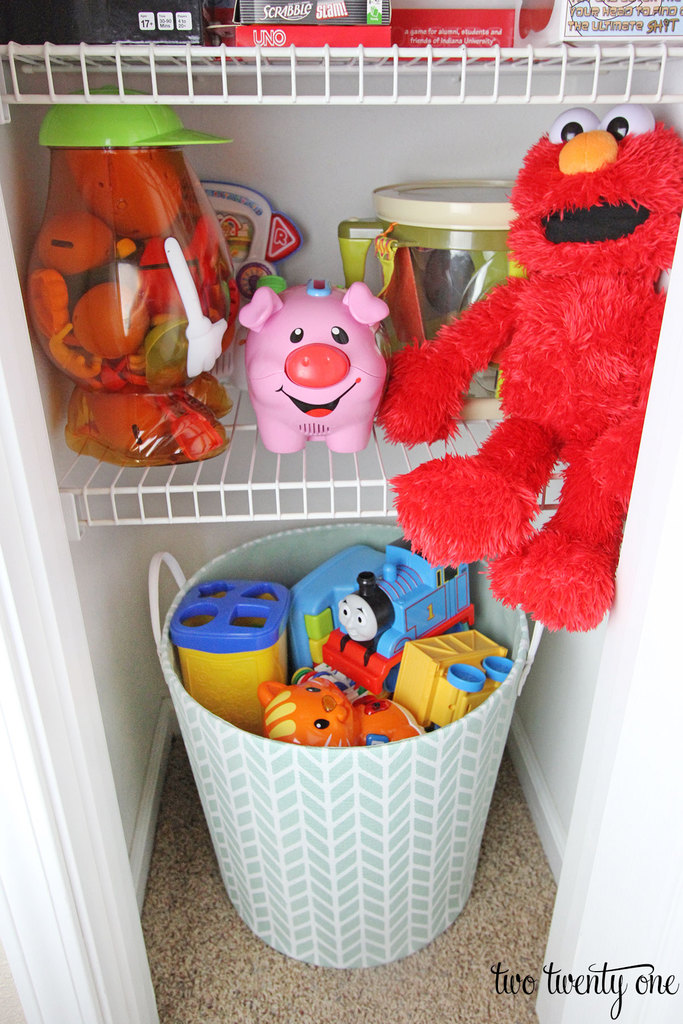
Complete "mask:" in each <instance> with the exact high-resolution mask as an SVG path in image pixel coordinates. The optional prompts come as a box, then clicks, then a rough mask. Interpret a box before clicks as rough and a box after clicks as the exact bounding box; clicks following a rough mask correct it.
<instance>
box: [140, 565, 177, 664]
mask: <svg viewBox="0 0 683 1024" xmlns="http://www.w3.org/2000/svg"><path fill="white" fill-rule="evenodd" d="M162 565H166V566H168V568H169V569H170V570H171V574H172V576H173V579H174V580H175V581H176V583H177V584H178V590H180V588H181V587H182V586H184V584H185V574H184V573H183V570H182V569H181V568H180V565H179V564H178V562H177V560H176V559H175V558H174V557H173V555H171V554H169V553H168V551H157V553H156V554H155V555H152V560H151V562H150V563H149V577H148V587H149V614H150V618H151V620H152V633H153V635H154V642H155V643H156V645H157V650H158V648H159V645H160V644H161V614H160V612H159V574H160V572H161V566H162Z"/></svg>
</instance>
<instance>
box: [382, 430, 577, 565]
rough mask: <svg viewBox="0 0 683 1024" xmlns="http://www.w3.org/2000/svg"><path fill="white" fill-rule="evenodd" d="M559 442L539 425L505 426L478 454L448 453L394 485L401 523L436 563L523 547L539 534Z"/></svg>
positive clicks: (420, 547)
mask: <svg viewBox="0 0 683 1024" xmlns="http://www.w3.org/2000/svg"><path fill="white" fill-rule="evenodd" d="M558 450H559V446H558V442H557V440H556V438H555V437H554V436H553V435H552V434H551V433H549V432H548V431H547V430H545V429H544V428H543V427H541V426H539V425H538V424H537V423H534V422H532V421H531V420H523V419H514V418H511V419H506V420H503V421H502V422H501V423H500V424H498V426H497V427H496V428H495V430H494V431H493V432H492V434H491V435H490V436H489V438H488V439H487V441H486V442H485V443H484V444H483V445H482V447H481V448H480V450H479V452H478V453H477V454H476V455H473V456H468V457H464V458H463V457H460V456H453V455H447V456H445V458H443V459H439V460H434V461H433V462H428V463H425V464H424V465H422V466H418V467H417V469H414V470H413V471H412V472H411V473H407V474H406V475H405V476H400V477H396V478H395V479H394V480H392V486H393V488H394V490H395V493H396V510H397V513H398V520H399V523H400V524H401V526H402V527H403V530H404V532H405V535H406V536H407V537H408V538H409V540H410V541H412V543H413V545H414V546H415V547H416V548H417V549H418V550H419V551H421V552H422V554H423V555H424V556H425V558H427V559H428V560H429V561H430V562H431V563H432V564H434V565H457V564H458V563H459V562H472V561H475V560H476V559H478V558H484V557H487V556H490V555H495V554H497V553H499V552H501V551H507V550H509V549H510V548H517V547H518V546H519V545H520V544H522V543H523V542H524V541H526V540H527V539H528V538H529V537H530V536H531V534H532V525H531V524H532V521H533V519H534V517H535V516H536V514H537V512H538V494H539V492H540V491H541V489H542V487H543V485H544V484H545V483H546V482H547V481H548V479H549V477H550V473H551V471H552V469H553V466H554V464H555V461H556V459H557V454H558Z"/></svg>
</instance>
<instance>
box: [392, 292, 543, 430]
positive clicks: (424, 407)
mask: <svg viewBox="0 0 683 1024" xmlns="http://www.w3.org/2000/svg"><path fill="white" fill-rule="evenodd" d="M525 284H526V282H525V280H524V279H523V278H510V279H509V280H508V281H506V282H505V283H503V284H500V285H498V286H497V287H495V288H493V289H492V290H491V291H490V292H489V293H488V295H487V296H486V297H485V298H484V299H481V300H479V301H478V302H475V304H474V305H473V306H470V308H469V309H468V310H466V312H465V313H463V314H462V316H461V317H459V318H457V319H453V320H452V321H451V322H450V323H449V324H446V325H445V326H444V327H442V328H441V330H440V331H439V333H438V334H437V336H436V337H435V338H434V339H433V340H432V341H427V342H426V343H425V344H423V345H409V346H406V347H405V348H403V349H401V350H400V351H399V352H397V353H396V354H395V355H394V356H393V357H392V360H391V364H390V368H389V384H388V386H387V390H386V394H385V397H384V400H383V402H382V405H381V407H380V411H379V416H378V422H379V424H380V426H382V427H383V428H384V430H385V431H386V434H387V437H388V438H389V440H391V441H402V442H404V443H405V444H419V443H421V442H424V441H426V442H432V441H437V440H442V439H445V438H446V437H448V436H449V435H450V434H451V433H453V431H454V429H455V427H456V425H457V421H458V417H459V415H460V410H461V408H462V404H463V397H464V394H465V393H466V391H467V388H468V386H469V383H470V381H471V380H472V376H473V375H474V374H475V373H476V372H477V370H484V369H485V368H486V367H487V366H488V365H489V363H490V362H491V360H492V357H493V355H494V354H495V353H496V352H498V351H499V350H500V349H502V348H504V347H505V345H506V344H507V343H508V341H509V338H510V336H511V334H512V330H513V327H514V321H515V315H516V310H517V304H518V300H519V295H520V289H521V288H522V287H523V286H524V285H525Z"/></svg>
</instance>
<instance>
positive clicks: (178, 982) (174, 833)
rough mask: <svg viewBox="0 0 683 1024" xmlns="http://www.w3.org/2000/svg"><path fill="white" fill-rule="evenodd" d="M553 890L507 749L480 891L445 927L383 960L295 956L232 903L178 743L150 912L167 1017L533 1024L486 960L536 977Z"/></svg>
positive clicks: (287, 1022) (189, 1023)
mask: <svg viewBox="0 0 683 1024" xmlns="http://www.w3.org/2000/svg"><path fill="white" fill-rule="evenodd" d="M554 900H555V885H554V882H553V879H552V875H551V873H550V869H549V867H548V863H547V861H546V859H545V856H544V854H543V851H542V849H541V845H540V843H539V841H538V838H537V836H536V833H535V831H534V827H533V825H532V822H531V818H530V816H529V812H528V809H527V806H526V804H525V802H524V798H523V796H522V792H521V789H520V787H519V783H518V781H517V778H516V776H515V773H514V770H513V768H512V765H511V763H510V760H509V758H508V756H507V754H506V755H505V757H504V758H503V764H502V767H501V771H500V775H499V778H498V784H497V786H496V790H495V793H494V797H493V802H492V806H491V811H490V815H489V820H488V823H487V827H486V832H485V834H484V839H483V843H482V850H481V858H480V862H479V867H478V871H477V875H476V878H475V882H474V888H473V890H472V895H471V896H470V899H469V901H468V903H467V906H466V907H465V909H464V911H463V912H462V914H461V915H460V917H459V918H458V919H457V920H456V921H455V923H454V924H453V925H452V926H451V928H449V929H448V930H447V931H446V932H444V933H443V934H442V935H441V936H439V937H438V938H437V939H435V940H434V942H432V943H431V944H430V945H429V946H428V947H427V948H426V949H423V950H421V951H420V952H419V953H414V954H413V955H412V956H409V957H407V958H406V959H405V960H402V961H399V962H398V963H394V964H388V965H386V966H382V967H373V968H364V969H356V970H336V969H334V968H322V967H313V966H311V965H309V964H303V963H300V962H298V961H296V960H292V959H289V958H288V957H285V956H283V955H282V954H280V953H277V952H275V951H274V950H272V949H270V948H269V947H268V946H266V945H265V944H264V943H263V942H262V941H261V940H260V939H258V938H257V937H256V936H255V935H253V934H252V932H251V931H250V930H249V929H248V928H247V926H246V925H245V924H243V923H242V921H241V920H240V918H239V917H238V916H237V914H236V913H235V911H234V910H233V908H232V906H231V904H230V902H229V901H228V898H227V895H226V893H225V889H224V887H223V883H222V882H221V879H220V875H219V872H218V867H217V864H216V860H215V857H214V854H213V849H212V846H211V840H210V838H209V833H208V829H207V827H206V825H205V822H204V818H203V814H202V810H201V806H200V804H199V799H198V796H197V792H196V789H195V785H194V780H193V778H192V774H191V771H190V768H189V764H188V761H187V757H186V754H185V750H184V747H183V745H182V742H181V741H180V740H175V741H174V743H173V747H172V750H171V758H170V762H169V768H168V774H167V778H166V782H165V787H164V793H163V798H162V807H161V814H160V818H159V825H158V829H157V836H156V842H155V846H154V852H153V855H152V864H151V871H150V876H149V883H148V889H147V896H146V900H145V905H144V909H143V917H142V923H143V929H144V932H145V938H146V942H147V950H148V953H149V960H150V965H151V971H152V979H153V982H154V987H155V991H156V994H157V1002H158V1006H159V1016H160V1019H161V1024H333V1022H334V1024H489V1022H492V1024H532V1022H536V1021H537V1018H536V1014H535V1012H534V997H533V996H531V997H528V996H525V995H523V994H522V993H520V994H518V995H516V996H512V995H510V994H505V993H501V994H497V993H496V990H495V978H494V975H493V974H492V972H491V967H492V966H493V965H496V964H498V963H501V964H502V966H503V968H508V969H509V971H510V972H511V973H512V974H513V975H515V974H520V975H521V976H522V977H524V976H526V975H531V976H532V977H536V978H538V977H539V975H540V970H541V967H542V964H543V956H544V951H545V942H546V937H547V933H548V928H549V925H550V915H551V913H552V907H553V903H554Z"/></svg>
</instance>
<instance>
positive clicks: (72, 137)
mask: <svg viewBox="0 0 683 1024" xmlns="http://www.w3.org/2000/svg"><path fill="white" fill-rule="evenodd" d="M98 91H99V92H112V93H116V90H98ZM117 95H118V94H117ZM138 95H140V94H138ZM231 141H232V139H222V138H219V137H218V136H216V135H206V134H205V133H204V132H195V131H192V130H191V129H189V128H185V127H184V126H183V123H182V121H181V120H180V118H179V117H178V115H177V114H176V113H175V112H174V111H173V110H172V109H171V108H170V107H167V106H164V104H156V103H139V104H138V103H121V104H90V103H87V102H86V103H78V104H73V105H72V104H70V103H57V104H55V105H54V106H53V107H51V108H50V110H49V111H48V113H47V114H46V115H45V117H44V118H43V123H42V125H41V126H40V135H39V142H40V144H41V146H52V147H59V148H63V149H75V148H84V149H103V148H124V147H126V148H128V147H135V146H192V145H199V144H200V143H213V142H231Z"/></svg>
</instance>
